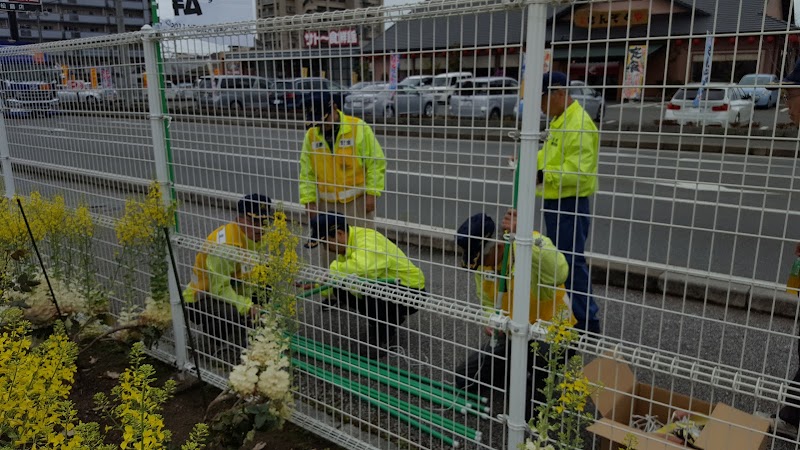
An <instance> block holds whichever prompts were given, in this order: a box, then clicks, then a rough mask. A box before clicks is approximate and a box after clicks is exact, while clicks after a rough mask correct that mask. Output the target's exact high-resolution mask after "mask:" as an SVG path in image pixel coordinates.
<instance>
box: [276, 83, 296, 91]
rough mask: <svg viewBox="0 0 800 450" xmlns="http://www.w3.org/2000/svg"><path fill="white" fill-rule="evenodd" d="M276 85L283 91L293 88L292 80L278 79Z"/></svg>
mask: <svg viewBox="0 0 800 450" xmlns="http://www.w3.org/2000/svg"><path fill="white" fill-rule="evenodd" d="M275 87H277V88H278V89H280V90H281V91H286V90H289V89H291V88H292V82H291V81H278V82H277V83H275Z"/></svg>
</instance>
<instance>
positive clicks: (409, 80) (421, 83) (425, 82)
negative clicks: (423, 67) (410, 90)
mask: <svg viewBox="0 0 800 450" xmlns="http://www.w3.org/2000/svg"><path fill="white" fill-rule="evenodd" d="M431 83H433V75H412V76H410V77H406V78H403V81H401V82H400V83H398V85H400V86H408V87H414V88H430V87H431Z"/></svg>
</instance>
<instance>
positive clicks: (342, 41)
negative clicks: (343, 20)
mask: <svg viewBox="0 0 800 450" xmlns="http://www.w3.org/2000/svg"><path fill="white" fill-rule="evenodd" d="M323 43H325V44H327V45H328V46H329V47H341V46H355V45H358V33H356V30H355V29H349V30H331V31H328V32H327V33H325V32H318V31H306V32H305V33H303V44H305V46H306V47H319V46H321V45H322V44H323Z"/></svg>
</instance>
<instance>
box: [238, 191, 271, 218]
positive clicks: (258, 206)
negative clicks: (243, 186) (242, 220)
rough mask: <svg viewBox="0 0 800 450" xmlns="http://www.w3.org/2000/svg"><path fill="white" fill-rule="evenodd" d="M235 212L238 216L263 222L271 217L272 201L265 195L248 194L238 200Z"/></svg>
mask: <svg viewBox="0 0 800 450" xmlns="http://www.w3.org/2000/svg"><path fill="white" fill-rule="evenodd" d="M236 210H237V212H238V213H239V215H240V216H247V217H249V218H251V219H253V220H258V221H264V220H267V219H269V218H271V217H272V200H270V198H269V197H267V196H266V195H261V194H248V195H245V196H244V197H242V198H241V199H240V200H239V204H238V205H237V206H236Z"/></svg>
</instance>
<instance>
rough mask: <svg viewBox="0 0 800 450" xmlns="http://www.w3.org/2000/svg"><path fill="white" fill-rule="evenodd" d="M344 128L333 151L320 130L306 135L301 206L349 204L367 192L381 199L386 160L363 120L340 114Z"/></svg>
mask: <svg viewBox="0 0 800 450" xmlns="http://www.w3.org/2000/svg"><path fill="white" fill-rule="evenodd" d="M339 116H340V118H341V122H342V124H341V126H340V127H339V133H338V135H337V136H336V139H335V140H334V145H333V151H331V149H330V147H329V146H328V143H327V142H326V141H325V136H324V134H323V133H322V132H321V131H320V129H319V127H313V128H311V129H309V130H308V131H307V132H306V136H305V139H304V140H303V149H302V153H301V155H300V203H301V204H304V205H305V204H308V203H312V202H316V201H317V200H318V199H319V200H325V201H338V202H342V203H348V202H351V201H353V200H355V199H356V198H358V197H359V196H361V195H363V194H364V193H367V194H370V195H374V196H380V195H381V192H383V189H384V184H385V175H386V157H385V156H384V154H383V149H382V148H381V146H380V144H379V143H378V140H377V139H376V138H375V134H374V133H373V132H372V129H371V128H370V127H369V125H367V124H366V123H365V122H364V121H363V120H361V119H359V118H357V117H351V116H347V115H345V114H343V113H341V112H339Z"/></svg>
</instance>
